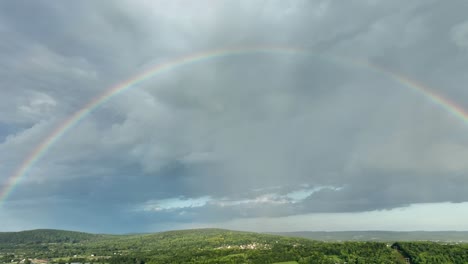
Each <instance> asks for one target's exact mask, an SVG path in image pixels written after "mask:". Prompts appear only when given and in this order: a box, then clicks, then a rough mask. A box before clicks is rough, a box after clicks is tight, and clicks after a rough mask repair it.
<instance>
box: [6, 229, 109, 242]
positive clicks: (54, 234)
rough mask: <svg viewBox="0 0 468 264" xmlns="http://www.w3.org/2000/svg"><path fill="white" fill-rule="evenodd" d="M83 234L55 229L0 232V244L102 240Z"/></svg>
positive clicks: (97, 236) (96, 236)
mask: <svg viewBox="0 0 468 264" xmlns="http://www.w3.org/2000/svg"><path fill="white" fill-rule="evenodd" d="M102 237H103V235H95V234H89V233H83V232H74V231H64V230H55V229H36V230H28V231H21V232H0V244H5V243H10V244H30V243H77V242H83V241H90V240H95V239H98V238H102Z"/></svg>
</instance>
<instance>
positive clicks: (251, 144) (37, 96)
mask: <svg viewBox="0 0 468 264" xmlns="http://www.w3.org/2000/svg"><path fill="white" fill-rule="evenodd" d="M466 10H468V6H467V4H466V3H465V2H464V1H461V0H460V1H452V2H450V3H440V2H438V1H414V2H411V3H407V2H404V1H392V2H387V1H385V2H384V1H370V2H363V1H346V2H338V1H304V2H302V1H271V2H252V1H239V2H227V1H216V2H211V1H204V2H203V1H202V2H197V4H196V5H195V4H187V3H185V2H179V1H171V2H166V1H117V2H112V3H110V2H94V1H80V2H76V3H68V2H63V3H62V2H61V3H55V2H51V1H35V2H30V1H14V2H3V3H0V33H1V34H2V43H1V44H0V58H1V60H0V77H1V78H0V89H1V91H0V92H1V95H2V96H1V97H0V160H1V161H2V162H1V163H0V188H2V186H5V184H7V181H8V178H9V177H10V176H11V175H12V173H13V171H14V170H15V168H17V167H18V166H19V165H20V164H21V162H22V161H23V160H24V159H25V157H27V155H28V153H29V152H30V151H32V149H33V148H34V147H35V146H36V145H37V144H38V143H40V142H41V141H42V140H43V139H44V138H45V137H46V136H47V135H48V134H50V133H51V131H53V129H54V128H55V127H56V126H57V125H58V124H60V123H61V122H63V120H65V119H66V118H67V116H70V115H71V114H72V113H74V112H75V111H77V110H79V109H80V108H81V107H82V106H83V105H85V104H86V102H88V101H89V100H90V99H92V98H94V97H96V96H97V95H99V94H100V93H102V92H103V91H105V89H107V88H108V87H111V86H112V85H115V84H117V83H120V82H122V81H123V80H126V79H128V78H130V77H132V76H135V74H137V73H139V72H141V71H143V70H144V69H148V68H149V67H151V66H152V65H156V64H158V63H161V62H164V61H169V60H171V59H173V58H176V57H180V56H183V55H187V54H192V53H195V52H200V51H206V50H211V49H222V48H227V47H242V46H277V47H285V46H286V47H302V48H304V49H306V50H308V51H311V53H312V55H310V54H309V55H307V54H285V53H278V52H276V53H275V52H271V53H261V54H260V53H245V54H237V55H232V56H224V57H218V58H211V59H209V60H208V59H207V60H202V61H199V62H197V63H193V64H189V65H185V66H183V67H177V68H175V69H174V70H171V71H169V72H166V73H163V74H161V75H158V76H155V77H154V78H152V79H151V80H149V81H146V82H144V83H142V84H140V85H139V86H138V87H134V88H133V89H130V90H129V91H127V92H125V93H123V94H121V95H118V96H115V97H113V98H112V99H111V100H109V101H108V102H106V103H105V104H104V105H102V106H101V107H99V108H98V109H96V110H95V111H93V112H92V113H91V114H90V115H89V116H87V117H86V118H85V119H83V120H82V121H81V122H80V123H79V124H77V125H76V126H74V127H73V129H71V130H70V131H69V132H68V133H66V134H65V135H64V136H63V137H61V138H60V139H59V140H58V141H57V142H56V144H55V145H53V146H52V147H51V148H50V149H49V150H48V151H47V153H46V154H45V155H44V156H43V157H42V158H41V159H40V160H39V162H38V163H37V164H35V166H34V167H32V168H31V170H30V171H29V173H28V175H27V177H25V178H24V179H23V180H22V181H21V182H20V184H18V186H17V187H16V188H15V191H14V192H12V195H11V196H10V197H8V199H7V200H6V201H5V202H4V203H3V208H2V209H1V210H0V215H8V216H10V218H20V217H21V215H26V216H27V215H31V216H33V215H34V216H37V217H34V218H31V219H34V221H36V222H33V220H31V222H27V221H22V222H21V224H19V225H17V224H14V223H13V222H12V223H10V227H8V226H6V227H4V228H5V230H6V229H18V228H22V227H24V228H29V227H40V226H49V227H63V228H73V229H87V230H90V231H99V230H104V231H106V232H125V230H127V231H128V232H133V231H139V230H149V229H151V228H152V229H155V226H158V225H160V226H164V228H171V225H168V224H167V223H170V222H173V223H174V225H172V227H176V226H177V225H176V224H185V223H191V222H197V223H207V224H209V223H215V222H217V223H219V222H221V223H222V222H223V221H228V220H230V219H236V218H240V219H242V218H258V217H269V218H276V217H289V216H294V215H305V214H309V213H316V214H317V213H336V214H339V213H356V214H357V213H359V212H367V211H373V210H392V209H394V208H399V207H404V206H408V205H411V204H420V203H440V202H455V203H459V202H466V201H468V195H467V194H466V192H463V190H466V187H467V184H468V182H467V181H466V176H465V174H466V172H467V169H468V167H467V165H466V164H467V163H466V157H468V137H466V131H467V129H468V127H467V126H466V124H465V121H463V120H461V118H460V117H455V116H454V115H452V114H451V113H449V111H447V109H446V108H444V106H441V105H440V104H438V103H437V102H436V103H434V102H433V101H431V99H430V98H429V97H428V96H424V95H422V94H421V93H419V92H417V91H416V90H414V89H411V88H408V87H405V86H404V85H402V84H401V83H399V82H398V81H396V80H395V79H392V78H391V76H390V75H386V74H384V73H382V72H378V71H375V69H370V68H369V67H365V66H362V65H360V64H359V63H357V62H356V59H359V60H368V61H370V62H371V63H374V64H377V65H381V66H383V67H385V68H388V69H390V70H394V71H395V72H398V73H401V74H403V75H406V76H408V77H410V78H413V79H415V80H417V81H418V82H420V83H421V84H423V85H426V86H427V87H430V88H431V89H432V91H433V92H434V93H436V94H440V95H441V96H443V97H445V98H449V100H453V102H456V103H457V104H458V105H459V106H460V107H468V102H466V101H464V99H463V98H465V97H466V96H467V95H468V94H467V93H468V90H466V89H465V88H464V86H463V84H464V83H466V82H467V81H468V79H467V78H468V77H467V75H466V74H465V73H466V72H467V71H468V63H467V61H468V26H467V25H468V20H467V19H466V16H465V14H466ZM353 58H355V59H353ZM317 188H319V189H317ZM320 188H321V189H320ZM312 190H314V191H312ZM64 214H66V215H67V216H68V219H69V220H68V221H66V222H63V221H60V219H61V218H60V215H64ZM84 215H91V216H92V217H91V218H87V220H83V218H82V216H84ZM116 218H120V219H121V220H115V219H116ZM110 219H113V221H114V220H115V226H112V227H109V226H107V225H106V224H105V223H106V222H108V221H109V220H110ZM18 223H20V222H18ZM135 226H138V227H137V228H135ZM156 229H159V228H156Z"/></svg>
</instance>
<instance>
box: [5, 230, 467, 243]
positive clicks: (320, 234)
mask: <svg viewBox="0 0 468 264" xmlns="http://www.w3.org/2000/svg"><path fill="white" fill-rule="evenodd" d="M214 230H217V232H221V229H199V230H192V231H191V233H195V232H196V233H205V232H208V231H209V232H210V233H211V232H214ZM224 231H225V232H229V233H231V234H232V232H235V233H239V234H242V233H246V232H236V231H228V230H224ZM185 232H187V231H183V230H182V231H169V232H162V233H153V234H127V235H105V234H90V233H84V232H75V231H66V230H54V229H37V230H27V231H20V232H0V244H4V243H14V244H17V243H64V242H65V243H77V242H85V241H88V242H90V241H97V240H108V239H113V238H127V239H128V238H133V237H141V236H144V237H148V236H149V235H151V236H155V237H159V236H163V235H164V236H167V234H172V233H177V234H179V233H180V234H184V233H185ZM251 234H254V233H251ZM266 234H270V235H279V236H286V237H298V238H307V239H312V240H319V241H381V242H395V241H439V242H463V243H467V242H468V231H410V232H394V231H336V232H335V231H334V232H326V231H300V232H267V233H266ZM258 235H260V234H258Z"/></svg>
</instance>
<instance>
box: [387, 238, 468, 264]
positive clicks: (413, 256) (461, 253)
mask: <svg viewBox="0 0 468 264" xmlns="http://www.w3.org/2000/svg"><path fill="white" fill-rule="evenodd" d="M394 246H395V247H396V248H397V249H398V250H400V252H401V253H402V254H403V255H405V256H407V257H408V258H409V259H410V261H411V263H415V264H419V263H453V264H466V263H468V244H455V245H454V244H446V243H444V244H441V243H434V242H397V243H395V244H394Z"/></svg>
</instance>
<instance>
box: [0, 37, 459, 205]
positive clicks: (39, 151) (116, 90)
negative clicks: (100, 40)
mask: <svg viewBox="0 0 468 264" xmlns="http://www.w3.org/2000/svg"><path fill="white" fill-rule="evenodd" d="M262 53H265V54H275V53H280V54H301V55H309V56H314V57H317V58H326V59H327V60H331V61H336V62H339V63H343V64H345V65H353V66H357V67H362V68H366V69H368V70H371V71H374V72H376V73H380V74H383V75H385V76H387V77H389V78H391V79H393V80H395V81H396V82H398V83H400V84H402V85H404V86H405V87H408V88H410V89H411V90H414V91H416V92H417V93H419V94H421V95H422V96H424V97H426V98H427V99H428V100H429V101H431V102H432V103H434V104H435V105H437V106H439V107H440V108H442V109H444V110H445V111H447V112H448V113H450V114H451V115H453V116H455V117H456V118H458V119H460V120H461V121H463V122H464V123H467V124H468V113H467V112H466V111H465V110H464V109H463V108H461V107H460V106H458V105H457V104H456V103H454V102H453V101H450V100H449V99H447V98H445V97H443V96H442V95H440V94H437V93H436V92H435V91H433V90H432V89H430V88H428V87H426V86H424V85H423V84H421V83H418V82H416V81H414V80H411V79H410V78H408V77H406V76H404V75H402V74H399V73H396V72H394V71H390V70H388V69H386V68H384V67H381V66H378V65H375V64H372V63H370V62H368V61H365V60H356V59H344V58H341V57H340V58H339V57H336V56H330V55H323V54H322V55H321V54H314V53H312V52H310V51H308V50H305V49H301V48H291V47H264V46H259V47H237V48H227V49H217V50H210V51H206V52H201V53H194V54H190V55H188V56H182V57H179V58H176V59H173V60H169V61H167V62H165V63H161V64H158V65H156V66H154V67H152V68H149V69H147V70H146V71H143V72H142V73H139V74H137V75H136V76H134V77H132V78H130V79H128V80H126V81H123V82H121V83H119V84H117V85H115V86H113V87H111V88H109V89H107V90H106V91H105V92H103V93H101V94H100V95H98V96H97V97H95V98H94V99H92V100H91V101H89V102H88V103H87V104H86V105H84V106H83V107H82V108H81V109H79V110H78V111H76V112H75V113H74V114H72V115H71V116H70V117H68V118H67V119H65V120H64V121H63V122H62V123H61V124H59V125H58V126H57V127H55V129H54V130H53V131H52V132H51V133H50V134H49V135H48V136H47V137H46V138H45V139H44V140H43V141H42V142H41V143H40V144H38V145H37V146H36V147H35V148H34V149H33V150H32V151H31V152H30V153H29V155H28V156H27V157H26V159H24V160H23V162H22V163H21V165H20V166H19V167H18V168H17V169H16V170H15V171H14V173H13V174H12V175H11V176H10V177H9V178H8V179H7V181H6V182H5V183H4V184H3V186H4V187H3V188H2V189H1V190H0V206H1V205H2V204H3V202H4V201H5V200H6V199H7V198H8V196H9V195H10V194H11V193H12V192H13V190H14V189H15V187H16V186H18V184H19V183H20V182H21V180H22V179H23V178H25V177H26V175H28V173H29V172H30V170H31V168H32V167H34V165H35V164H36V163H37V162H38V161H39V160H40V159H41V158H42V157H43V156H44V155H45V154H46V153H47V152H48V151H49V150H50V148H51V147H52V146H53V145H54V144H55V143H56V142H57V141H59V140H60V139H61V138H62V137H63V136H64V135H65V134H66V133H67V132H68V131H70V130H71V129H72V128H73V127H75V126H76V125H77V124H78V123H79V122H80V121H81V120H83V119H84V118H86V117H87V116H89V115H90V114H91V113H92V112H93V111H94V110H96V109H97V108H99V107H100V106H102V105H103V104H105V103H106V102H108V101H109V100H111V99H112V98H113V97H115V96H117V95H119V94H121V93H123V92H125V91H127V90H129V89H131V88H134V87H137V86H138V85H139V84H141V83H143V82H145V81H147V80H149V79H151V78H152V77H154V76H156V75H158V74H162V73H165V72H168V71H171V70H174V69H176V68H179V67H182V66H187V65H190V64H194V63H198V62H204V61H207V60H212V59H216V58H222V57H229V56H236V55H247V54H262Z"/></svg>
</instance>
